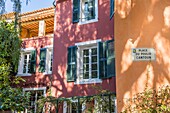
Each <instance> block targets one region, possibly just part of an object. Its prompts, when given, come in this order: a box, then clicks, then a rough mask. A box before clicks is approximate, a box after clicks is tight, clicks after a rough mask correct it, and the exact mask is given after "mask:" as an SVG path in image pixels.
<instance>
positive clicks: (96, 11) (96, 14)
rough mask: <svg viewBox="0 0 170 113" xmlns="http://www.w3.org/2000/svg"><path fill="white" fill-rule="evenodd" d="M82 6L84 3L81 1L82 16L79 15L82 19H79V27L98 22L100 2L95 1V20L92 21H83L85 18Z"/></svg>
mask: <svg viewBox="0 0 170 113" xmlns="http://www.w3.org/2000/svg"><path fill="white" fill-rule="evenodd" d="M82 4H83V2H82V0H80V14H79V15H80V19H79V23H78V25H83V24H88V23H94V22H97V21H98V0H95V18H94V19H91V20H86V21H82V18H83V16H82V15H83V13H82V12H83V11H82Z"/></svg>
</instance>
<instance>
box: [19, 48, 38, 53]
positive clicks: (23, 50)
mask: <svg viewBox="0 0 170 113" xmlns="http://www.w3.org/2000/svg"><path fill="white" fill-rule="evenodd" d="M33 50H35V48H33V47H30V48H21V53H22V52H30V51H33Z"/></svg>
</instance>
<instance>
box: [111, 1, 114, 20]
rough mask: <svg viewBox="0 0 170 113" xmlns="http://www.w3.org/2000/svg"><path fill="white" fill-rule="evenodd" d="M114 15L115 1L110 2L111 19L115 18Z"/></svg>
mask: <svg viewBox="0 0 170 113" xmlns="http://www.w3.org/2000/svg"><path fill="white" fill-rule="evenodd" d="M113 14H114V0H110V19H111V18H112V17H113Z"/></svg>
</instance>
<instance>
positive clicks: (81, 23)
mask: <svg viewBox="0 0 170 113" xmlns="http://www.w3.org/2000/svg"><path fill="white" fill-rule="evenodd" d="M94 22H98V19H93V20H87V21H83V22H81V21H80V22H79V23H78V25H83V24H89V23H94Z"/></svg>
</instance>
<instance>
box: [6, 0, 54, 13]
mask: <svg viewBox="0 0 170 113" xmlns="http://www.w3.org/2000/svg"><path fill="white" fill-rule="evenodd" d="M10 1H11V0H6V11H7V12H8V13H9V12H12V7H13V6H12V3H11V2H10ZM21 1H22V8H21V13H25V12H29V11H33V10H37V9H42V8H47V7H51V6H53V5H52V4H53V1H54V0H30V1H29V3H28V5H26V0H21Z"/></svg>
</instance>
